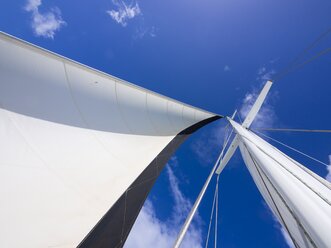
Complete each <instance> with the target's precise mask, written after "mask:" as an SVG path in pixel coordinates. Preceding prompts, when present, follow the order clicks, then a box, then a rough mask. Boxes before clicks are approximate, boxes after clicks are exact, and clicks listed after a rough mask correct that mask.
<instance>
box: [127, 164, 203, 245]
mask: <svg viewBox="0 0 331 248" xmlns="http://www.w3.org/2000/svg"><path fill="white" fill-rule="evenodd" d="M174 163H177V162H176V159H174V160H172V164H174ZM166 168H167V169H166V171H167V176H168V180H169V185H170V192H171V196H172V198H173V201H174V206H173V208H172V213H171V216H170V218H169V219H168V221H165V222H162V221H161V220H160V219H159V218H158V217H157V216H156V210H155V207H154V206H153V204H152V202H151V201H150V200H148V201H146V203H145V204H144V207H143V208H142V211H141V212H140V214H139V216H138V218H137V221H136V223H135V225H134V227H133V229H132V231H131V233H130V235H129V237H128V240H127V241H126V243H125V247H126V248H131V247H132V248H133V247H134V248H145V247H158V248H168V247H172V245H173V244H174V242H175V240H176V238H177V235H178V233H179V230H180V228H181V226H182V224H183V222H184V221H185V218H186V216H187V214H188V212H189V211H190V209H191V206H192V203H191V201H190V200H189V199H188V198H187V197H186V196H185V195H184V194H183V192H182V191H181V190H180V187H179V180H178V178H177V177H176V175H175V173H174V171H173V169H172V168H171V167H170V166H169V165H168V166H167V167H166ZM181 247H183V248H201V247H202V230H201V220H200V217H199V215H197V217H196V218H195V219H194V221H193V223H192V225H191V227H190V228H189V230H188V233H187V234H186V236H185V239H184V241H183V244H182V246H181Z"/></svg>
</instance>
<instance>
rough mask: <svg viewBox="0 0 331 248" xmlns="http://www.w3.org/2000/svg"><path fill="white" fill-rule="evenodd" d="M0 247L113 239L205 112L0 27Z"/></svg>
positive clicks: (121, 237) (120, 237)
mask: <svg viewBox="0 0 331 248" xmlns="http://www.w3.org/2000/svg"><path fill="white" fill-rule="evenodd" d="M0 54H1V56H0V192H1V211H0V232H1V239H0V246H1V247H33V248H35V247H74V246H79V247H121V246H123V244H124V242H125V240H126V237H127V235H128V233H129V231H130V229H131V227H132V225H133V223H134V221H135V219H136V217H137V215H138V213H139V211H140V209H141V207H142V205H143V203H144V200H145V199H146V197H147V194H148V192H149V191H150V189H151V187H152V185H153V184H154V182H155V180H156V178H157V177H158V175H159V173H160V171H161V170H162V168H163V167H164V165H165V163H166V162H167V161H168V159H169V157H170V156H171V155H172V154H173V152H174V151H175V150H176V148H177V147H178V146H179V145H180V144H181V143H182V142H183V141H184V140H185V139H186V138H187V137H188V135H190V134H191V133H192V132H194V131H195V130H197V129H198V128H200V127H201V126H203V125H205V124H207V123H209V122H211V121H213V120H216V119H218V118H220V116H218V115H215V114H213V113H210V112H207V111H203V110H201V109H198V108H194V107H192V106H189V105H186V104H183V103H181V102H178V101H175V100H173V99H170V98H167V97H164V96H161V95H159V94H156V93H154V92H151V91H148V90H146V89H143V88H140V87H138V86H135V85H132V84H130V83H127V82H125V81H123V80H121V79H118V78H115V77H112V76H110V75H108V74H105V73H102V72H100V71H97V70H95V69H92V68H89V67H87V66H84V65H82V64H79V63H77V62H74V61H72V60H69V59H67V58H64V57H62V56H59V55H57V54H54V53H51V52H49V51H46V50H44V49H41V48H39V47H36V46H33V45H31V44H28V43H27V42H24V41H21V40H19V39H17V38H14V37H11V36H9V35H7V34H4V33H0Z"/></svg>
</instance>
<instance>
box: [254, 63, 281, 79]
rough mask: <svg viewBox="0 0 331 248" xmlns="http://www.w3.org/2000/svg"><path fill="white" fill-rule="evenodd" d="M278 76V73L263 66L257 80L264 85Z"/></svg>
mask: <svg viewBox="0 0 331 248" xmlns="http://www.w3.org/2000/svg"><path fill="white" fill-rule="evenodd" d="M274 74H276V71H275V70H273V69H271V70H268V69H267V67H265V66H262V67H260V68H259V69H258V71H257V78H256V80H257V81H259V82H261V83H264V82H266V81H268V80H270V79H272V76H273V75H274Z"/></svg>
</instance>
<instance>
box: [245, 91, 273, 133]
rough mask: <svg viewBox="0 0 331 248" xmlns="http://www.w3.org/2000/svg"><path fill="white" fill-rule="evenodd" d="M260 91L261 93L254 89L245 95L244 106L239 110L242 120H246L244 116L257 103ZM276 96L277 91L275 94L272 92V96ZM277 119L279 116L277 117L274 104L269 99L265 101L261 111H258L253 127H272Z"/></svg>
mask: <svg viewBox="0 0 331 248" xmlns="http://www.w3.org/2000/svg"><path fill="white" fill-rule="evenodd" d="M259 90H260V89H259ZM259 93H260V92H259V91H257V90H256V89H254V90H253V91H252V92H250V93H247V94H246V95H245V97H244V100H243V102H242V106H243V107H242V108H241V110H240V112H239V114H240V116H241V119H242V120H244V118H245V117H246V115H247V114H248V112H249V111H250V110H251V108H252V107H253V104H254V103H255V101H256V99H257V97H258V95H259ZM276 96H277V92H276V93H274V94H271V97H276ZM269 97H270V96H269ZM276 120H277V117H276V113H275V110H274V107H273V105H272V104H270V103H269V101H268V99H267V100H266V101H265V102H264V104H263V105H262V107H261V109H260V111H259V112H258V114H257V115H256V117H255V119H254V122H253V123H252V127H253V128H254V127H255V128H261V127H264V128H265V127H268V128H270V127H272V126H273V125H274V123H275V122H276Z"/></svg>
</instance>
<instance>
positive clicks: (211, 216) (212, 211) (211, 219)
mask: <svg viewBox="0 0 331 248" xmlns="http://www.w3.org/2000/svg"><path fill="white" fill-rule="evenodd" d="M217 183H218V182H217V181H216V185H215V193H214V200H213V206H212V209H211V213H210V219H209V225H208V233H207V239H206V244H205V248H207V247H208V242H209V235H210V228H211V224H212V222H213V216H214V208H215V200H216V190H217Z"/></svg>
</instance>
